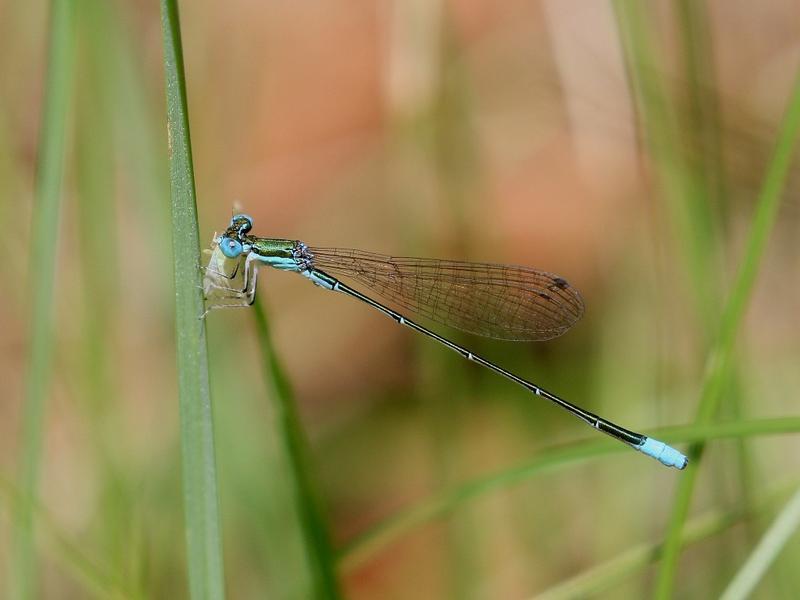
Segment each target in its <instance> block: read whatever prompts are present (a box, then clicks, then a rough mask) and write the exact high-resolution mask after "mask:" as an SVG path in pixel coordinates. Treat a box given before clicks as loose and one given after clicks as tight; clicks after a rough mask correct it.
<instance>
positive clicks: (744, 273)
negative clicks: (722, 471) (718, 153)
mask: <svg viewBox="0 0 800 600" xmlns="http://www.w3.org/2000/svg"><path fill="white" fill-rule="evenodd" d="M799 133H800V77H799V78H798V79H797V81H796V82H795V85H794V89H793V91H792V94H791V97H790V100H789V105H788V108H787V112H786V115H785V117H784V120H783V123H782V125H781V129H780V132H779V136H778V140H777V143H776V145H775V151H774V154H773V156H772V160H771V161H770V164H769V166H768V167H767V174H766V176H765V178H764V183H763V185H762V187H761V191H760V193H759V196H758V201H757V205H756V213H755V215H754V217H753V223H752V226H751V229H750V233H749V235H748V238H747V245H746V247H745V253H744V257H743V260H742V263H741V266H740V268H739V271H738V273H737V277H736V280H735V282H734V284H733V288H732V290H731V293H730V296H729V298H728V301H727V302H726V304H725V308H724V310H723V313H722V318H721V322H720V328H719V333H718V335H717V338H716V340H715V342H714V345H713V347H712V349H711V353H710V355H709V358H708V361H707V363H706V376H705V379H704V383H703V390H702V394H701V397H700V405H699V407H698V411H697V417H696V423H698V424H704V423H707V422H708V421H709V420H710V419H711V418H712V417H713V416H714V414H715V413H716V410H717V407H718V406H719V402H720V399H721V395H722V390H723V389H724V387H725V384H726V382H727V380H728V376H729V374H730V366H731V358H732V356H733V350H734V342H735V341H736V335H737V333H738V331H739V328H740V326H741V323H742V319H743V317H744V313H745V308H746V307H747V303H748V301H749V299H750V296H751V294H752V290H753V286H754V284H755V280H756V274H757V273H758V267H759V264H760V262H761V257H762V256H763V254H764V249H765V247H766V244H767V240H768V239H769V235H770V232H771V231H772V226H773V224H774V222H775V217H776V215H777V212H778V206H779V205H780V199H781V192H782V190H783V186H784V183H785V180H786V176H787V174H788V171H789V166H790V164H791V158H792V154H793V151H794V146H795V142H796V140H797V137H798V134H799ZM704 447H705V442H698V443H696V444H694V445H693V446H692V447H691V449H690V451H689V456H690V460H689V466H688V467H687V470H686V472H685V473H684V474H683V475H682V476H681V478H680V482H679V484H678V489H677V491H676V497H675V504H674V506H673V511H672V516H671V519H670V525H669V530H668V532H667V538H666V542H665V549H664V560H663V562H662V565H661V569H660V571H659V575H658V581H657V589H656V592H657V596H658V597H659V598H669V597H670V596H671V595H672V591H673V587H674V581H675V575H676V572H677V565H678V558H679V555H680V550H681V531H682V529H683V524H684V522H685V521H686V518H687V516H688V514H689V505H690V503H691V499H692V493H693V492H694V487H695V483H696V481H697V474H698V469H699V466H700V462H701V460H700V459H701V457H702V453H703V449H704Z"/></svg>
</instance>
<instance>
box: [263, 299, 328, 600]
mask: <svg viewBox="0 0 800 600" xmlns="http://www.w3.org/2000/svg"><path fill="white" fill-rule="evenodd" d="M255 319H256V334H257V337H258V341H259V344H260V346H261V355H262V357H263V361H264V367H263V368H264V382H265V384H266V385H267V387H268V388H269V397H270V399H271V400H272V402H273V411H274V413H275V420H274V427H275V430H274V432H273V433H274V435H275V437H276V439H277V440H278V445H279V446H280V449H281V453H282V454H283V457H282V458H283V459H284V460H285V461H286V462H287V463H288V464H287V469H286V470H287V473H288V479H289V485H290V487H291V488H292V489H291V495H292V496H293V497H294V504H295V507H296V509H297V512H298V520H299V525H300V529H301V530H302V531H301V533H302V543H303V547H304V550H305V555H306V560H307V564H308V569H309V571H310V574H309V577H310V581H311V585H312V586H313V597H314V598H338V597H339V595H340V594H339V587H338V583H337V581H336V564H335V560H334V556H333V550H332V548H331V542H330V538H329V535H328V530H327V527H326V525H325V521H324V519H323V516H322V510H321V507H320V502H319V498H318V495H317V493H316V490H315V487H314V484H313V481H314V478H313V476H312V472H311V467H310V461H309V460H308V449H307V445H306V440H305V436H304V435H303V430H302V427H301V425H300V420H299V418H298V415H297V411H296V410H295V405H294V401H293V399H292V391H291V388H290V385H289V379H288V377H287V376H286V374H285V372H284V370H283V367H282V366H281V365H280V363H279V361H278V359H277V355H276V353H275V349H274V348H273V347H272V342H271V339H270V333H269V322H268V321H267V316H266V313H265V311H264V308H263V306H262V305H261V303H260V302H259V301H256V305H255Z"/></svg>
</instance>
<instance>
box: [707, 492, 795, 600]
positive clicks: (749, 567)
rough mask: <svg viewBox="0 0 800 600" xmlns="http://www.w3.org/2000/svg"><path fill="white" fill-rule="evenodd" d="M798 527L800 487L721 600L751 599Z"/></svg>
mask: <svg viewBox="0 0 800 600" xmlns="http://www.w3.org/2000/svg"><path fill="white" fill-rule="evenodd" d="M798 527H800V489H798V490H797V492H795V494H794V496H792V498H791V500H789V502H787V504H786V506H785V507H784V509H783V510H782V511H781V513H780V514H779V515H778V518H777V519H775V522H774V523H773V524H772V526H771V527H770V528H769V529H768V530H767V533H765V534H764V537H763V538H761V541H760V542H759V544H758V546H756V548H755V550H753V553H752V554H751V555H750V558H748V559H747V562H746V563H745V564H744V566H743V567H742V568H741V570H739V572H738V573H737V574H736V577H734V578H733V581H731V583H730V585H728V587H727V589H726V590H725V592H724V593H723V594H722V596H721V598H722V600H738V599H739V598H749V597H750V595H751V594H752V592H753V590H754V589H755V587H756V585H758V582H759V581H760V580H761V578H762V577H763V576H764V573H766V572H767V569H769V567H770V565H771V564H772V563H773V561H774V560H775V559H776V558H777V556H778V554H780V552H781V550H783V547H784V546H785V545H786V542H788V541H789V538H790V537H792V535H794V533H795V531H797V528H798Z"/></svg>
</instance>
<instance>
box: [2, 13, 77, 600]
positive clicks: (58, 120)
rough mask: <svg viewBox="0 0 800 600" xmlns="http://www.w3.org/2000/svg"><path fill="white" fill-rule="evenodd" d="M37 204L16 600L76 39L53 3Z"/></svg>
mask: <svg viewBox="0 0 800 600" xmlns="http://www.w3.org/2000/svg"><path fill="white" fill-rule="evenodd" d="M49 45H50V47H49V51H48V55H47V76H46V80H45V91H44V93H45V97H44V107H43V118H42V129H41V133H40V138H39V156H38V162H37V166H36V169H37V170H36V184H35V186H36V187H35V204H34V207H33V215H32V225H31V250H30V264H29V267H28V268H29V277H28V288H27V289H28V290H29V291H30V293H31V295H32V306H31V312H30V321H29V323H30V333H29V344H30V345H29V349H28V364H27V370H26V375H25V405H24V408H23V411H24V413H23V425H22V444H23V446H22V453H21V457H20V458H21V460H20V463H21V464H20V468H21V472H20V482H21V489H22V494H23V506H22V510H21V513H20V515H19V518H18V519H17V520H16V523H15V525H16V527H15V532H14V547H13V551H12V560H11V561H10V563H11V573H10V574H9V575H10V576H9V578H8V581H9V582H10V583H11V590H10V597H11V598H22V599H27V598H33V597H36V596H37V591H36V579H37V577H36V572H37V568H36V561H35V556H34V527H33V505H34V504H35V503H36V497H37V495H38V491H37V490H38V480H39V471H40V466H41V464H40V463H41V453H42V437H43V429H44V415H45V401H46V396H47V393H48V388H49V385H50V380H51V371H52V353H53V344H54V337H55V332H54V329H53V289H54V278H55V268H56V253H57V244H56V240H57V238H58V223H59V208H60V201H59V200H60V197H61V180H62V173H63V163H64V149H65V137H66V128H67V114H68V112H69V111H68V108H69V102H70V96H71V82H72V79H73V62H74V45H75V32H74V22H73V6H72V3H71V2H70V0H53V1H52V2H51V13H50V41H49Z"/></svg>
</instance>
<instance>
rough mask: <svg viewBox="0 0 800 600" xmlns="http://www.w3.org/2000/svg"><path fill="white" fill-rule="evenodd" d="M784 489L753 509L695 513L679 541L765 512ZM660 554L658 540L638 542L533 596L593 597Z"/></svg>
mask: <svg viewBox="0 0 800 600" xmlns="http://www.w3.org/2000/svg"><path fill="white" fill-rule="evenodd" d="M786 491H787V490H786V489H785V486H784V488H783V489H780V490H776V491H775V492H773V493H770V494H768V495H767V497H766V498H765V499H762V500H760V501H759V502H758V506H756V507H754V508H753V510H749V509H748V507H747V506H746V505H744V506H739V507H736V508H734V509H732V510H729V511H727V512H721V511H718V510H713V511H709V512H708V513H706V514H705V515H703V516H701V517H696V518H694V519H692V520H691V521H690V522H689V523H687V525H686V528H685V529H684V531H683V534H682V542H683V543H684V544H685V545H691V544H696V543H698V542H701V541H704V540H708V539H709V538H712V537H714V536H716V535H719V534H721V533H723V532H725V531H726V530H728V529H730V528H731V527H732V526H734V525H737V524H739V523H741V522H742V521H744V520H746V519H749V518H750V517H752V516H754V514H757V513H761V512H765V511H766V510H767V509H768V508H770V506H771V505H772V504H773V503H774V500H776V499H777V497H782V496H784V495H785V493H786ZM660 554H661V544H654V543H646V544H640V545H638V546H635V547H633V548H631V549H629V550H627V551H625V552H623V553H622V554H620V555H619V556H616V557H615V558H613V559H611V560H608V561H605V562H603V563H601V564H599V565H597V566H595V567H592V568H590V569H588V570H586V571H584V572H583V573H580V574H579V575H576V576H575V577H572V578H570V579H567V580H566V581H562V582H560V583H558V584H557V585H555V586H553V587H551V588H549V589H547V590H545V591H544V592H542V593H541V594H537V595H536V596H535V598H536V600H561V599H562V598H563V599H566V598H588V597H594V596H596V595H598V594H601V593H603V592H605V591H608V590H610V589H611V587H612V586H614V585H617V584H619V583H620V582H622V581H624V580H625V579H626V578H628V577H630V576H631V575H634V574H636V573H638V572H639V571H641V570H642V569H643V568H645V567H647V566H648V565H650V564H652V563H653V562H655V561H657V560H658V559H659V557H660Z"/></svg>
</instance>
